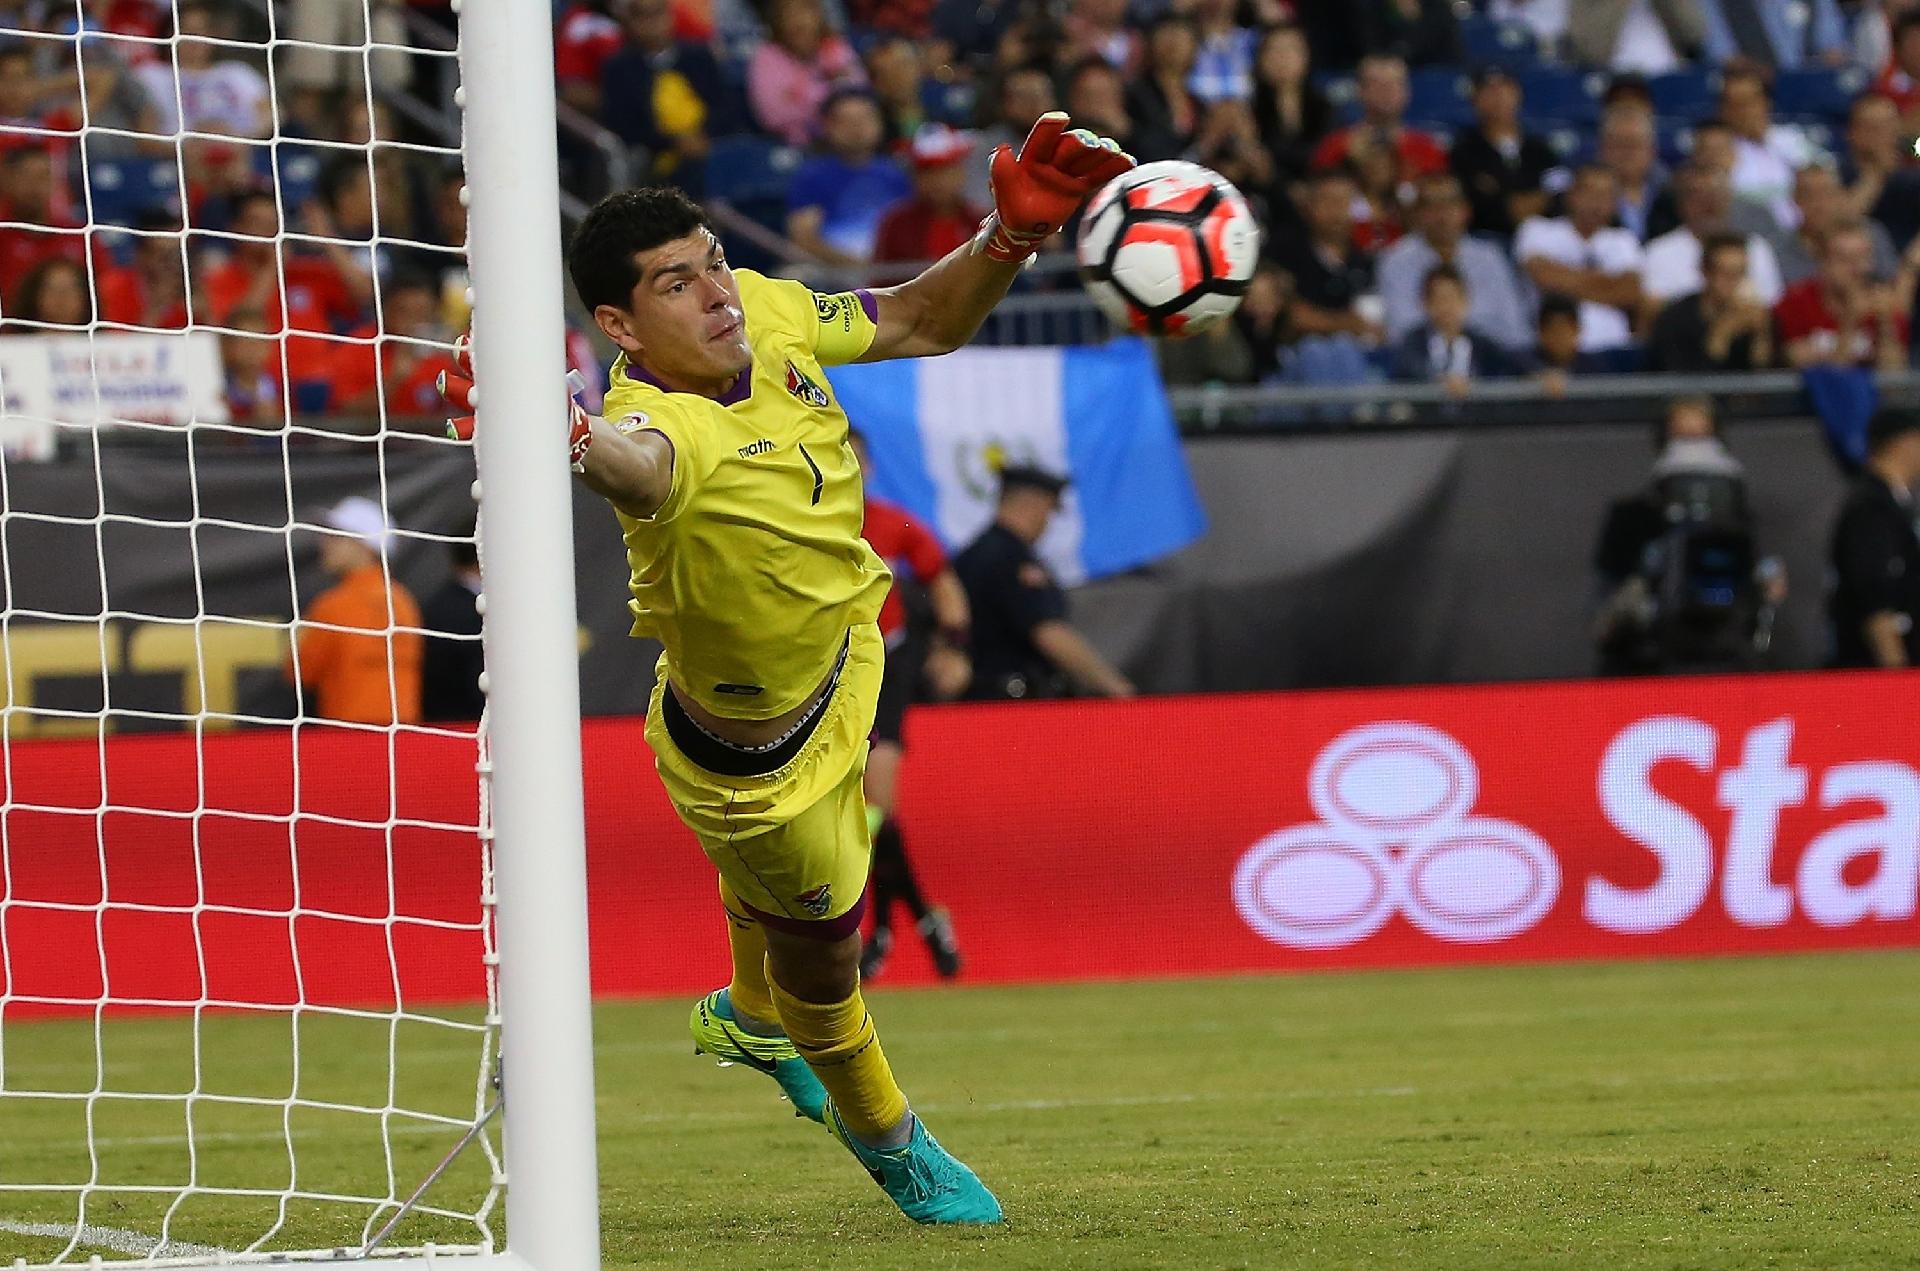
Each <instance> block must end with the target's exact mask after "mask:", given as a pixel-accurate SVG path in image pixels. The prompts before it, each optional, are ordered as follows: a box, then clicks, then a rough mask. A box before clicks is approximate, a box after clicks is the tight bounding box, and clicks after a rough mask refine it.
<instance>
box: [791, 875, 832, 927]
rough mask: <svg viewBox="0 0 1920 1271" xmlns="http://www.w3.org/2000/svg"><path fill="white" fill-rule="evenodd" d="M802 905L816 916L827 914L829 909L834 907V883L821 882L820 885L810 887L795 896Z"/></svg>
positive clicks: (820, 916) (821, 916) (822, 916)
mask: <svg viewBox="0 0 1920 1271" xmlns="http://www.w3.org/2000/svg"><path fill="white" fill-rule="evenodd" d="M794 899H795V900H797V901H799V902H800V907H801V908H802V909H804V910H806V911H807V912H808V913H810V914H812V915H813V916H814V917H816V918H824V917H826V916H827V910H829V909H831V908H833V884H832V883H821V884H820V885H819V886H818V887H809V888H808V889H807V890H805V891H803V892H801V893H800V894H799V895H798V896H795V897H794Z"/></svg>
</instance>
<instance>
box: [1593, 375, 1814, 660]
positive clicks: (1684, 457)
mask: <svg viewBox="0 0 1920 1271" xmlns="http://www.w3.org/2000/svg"><path fill="white" fill-rule="evenodd" d="M1654 444H1655V447H1656V449H1657V450H1658V455H1657V457H1656V458H1655V460H1654V463H1653V471H1652V479H1651V480H1650V481H1649V483H1648V484H1647V486H1646V487H1645V488H1644V489H1642V490H1641V491H1639V492H1638V493H1636V494H1633V495H1630V496H1628V497H1627V498H1624V499H1620V500H1618V501H1616V502H1615V503H1614V504H1613V506H1612V507H1610V508H1609V509H1608V511H1607V519H1606V522H1605V524H1604V526H1603V527H1602V528H1601V531H1600V542H1599V546H1598V548H1597V549H1596V551H1595V553H1594V567H1595V569H1596V571H1597V572H1598V573H1599V576H1600V582H1601V587H1602V599H1601V605H1600V615H1599V620H1598V623H1597V624H1596V630H1595V640H1596V643H1597V645H1598V649H1599V670H1600V674H1602V675H1656V674H1670V673H1676V672H1685V671H1733V670H1746V669H1751V668H1753V667H1755V666H1757V665H1758V664H1759V663H1760V660H1761V658H1762V657H1763V655H1764V654H1765V653H1766V650H1767V645H1768V643H1769V641H1770V638H1771V634H1772V628H1773V616H1774V611H1775V610H1776V609H1777V608H1778V606H1779V605H1780V602H1781V601H1782V600H1784V599H1785V598H1786V576H1785V573H1784V571H1783V570H1782V569H1781V567H1780V564H1779V562H1778V561H1777V560H1774V559H1773V558H1770V557H1769V558H1767V559H1764V560H1763V559H1760V558H1759V556H1758V553H1757V551H1756V549H1755V540H1754V527H1753V517H1752V514H1751V512H1750V511H1749V509H1748V507H1747V493H1746V478H1745V472H1744V469H1742V467H1741V465H1740V461H1739V460H1737V459H1735V458H1734V457H1733V455H1732V454H1731V453H1729V451H1728V450H1727V447H1726V444H1725V442H1723V441H1722V440H1721V437H1720V427H1719V422H1718V420H1717V419H1716V418H1715V416H1714V411H1713V404H1712V403H1711V402H1709V401H1708V400H1706V399H1705V398H1700V397H1685V398H1680V399H1677V400H1676V401H1674V402H1673V403H1671V404H1670V405H1669V406H1668V408H1667V414H1666V418H1665V419H1664V420H1663V421H1662V422H1661V424H1660V426H1659V427H1658V429H1657V430H1656V431H1655V434H1654Z"/></svg>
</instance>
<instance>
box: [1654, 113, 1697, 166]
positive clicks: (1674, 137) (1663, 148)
mask: <svg viewBox="0 0 1920 1271" xmlns="http://www.w3.org/2000/svg"><path fill="white" fill-rule="evenodd" d="M1654 143H1655V145H1656V146H1658V147H1659V151H1660V162H1661V163H1663V164H1665V165H1666V166H1667V167H1669V168H1674V167H1678V166H1679V165H1680V164H1682V163H1685V162H1686V160H1687V155H1688V154H1689V153H1691V152H1692V150H1693V125H1692V124H1691V123H1689V122H1688V121H1687V120H1684V119H1665V118H1662V119H1656V120H1655V121H1654Z"/></svg>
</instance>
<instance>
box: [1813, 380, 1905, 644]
mask: <svg viewBox="0 0 1920 1271" xmlns="http://www.w3.org/2000/svg"><path fill="white" fill-rule="evenodd" d="M1916 491H1920V411H1913V410H1899V409H1892V408H1889V409H1884V410H1881V411H1880V412H1879V413H1878V414H1876V415H1874V417H1873V421H1872V422H1871V423H1870V424H1868V426H1867V468H1866V471H1865V472H1863V473H1861V475H1860V479H1859V481H1857V482H1856V483H1855V484H1854V487H1853V491H1852V492H1851V493H1850V494H1849V495H1848V496H1847V501H1846V504H1845V505H1844V506H1843V507H1842V508H1841V509H1840V520H1839V522H1838V524H1836V525H1835V526H1834V530H1833V574H1834V588H1833V596H1832V598H1831V600H1830V601H1829V603H1828V606H1827V608H1828V613H1829V615H1830V616H1831V617H1832V619H1833V636H1834V665H1835V666H1852V667H1861V666H1913V665H1915V664H1916V663H1920V526H1916V523H1915V518H1916V516H1920V500H1917V499H1916V498H1915V494H1916Z"/></svg>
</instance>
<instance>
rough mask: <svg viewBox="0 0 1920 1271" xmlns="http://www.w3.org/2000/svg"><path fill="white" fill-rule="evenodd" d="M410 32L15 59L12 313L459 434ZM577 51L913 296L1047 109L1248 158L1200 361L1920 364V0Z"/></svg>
mask: <svg viewBox="0 0 1920 1271" xmlns="http://www.w3.org/2000/svg"><path fill="white" fill-rule="evenodd" d="M402 7H403V5H402V2H401V0H371V2H370V3H368V4H365V5H362V4H361V3H360V0H351V3H348V2H346V0H313V2H312V3H306V2H303V3H292V4H286V5H283V6H282V20H283V22H282V25H283V27H284V30H283V31H282V34H283V35H291V36H294V37H296V38H297V39H299V40H302V41H306V40H311V41H314V42H316V44H318V43H324V42H327V41H338V42H341V43H342V44H343V45H347V46H351V45H354V44H356V43H357V42H358V41H360V40H361V39H363V38H365V36H366V34H367V33H366V32H365V31H364V30H363V29H361V25H360V24H362V22H363V19H362V16H361V15H362V14H363V13H370V14H371V15H372V21H373V23H374V31H373V33H372V35H373V38H374V39H375V40H377V41H378V42H379V44H380V45H381V46H382V47H379V48H377V49H376V50H375V51H374V52H373V53H372V54H371V55H367V54H363V52H362V50H360V49H358V48H351V47H347V48H342V49H341V50H340V51H339V52H338V54H337V55H334V54H330V53H329V52H328V51H327V50H326V49H324V48H319V47H316V46H314V45H308V44H305V43H296V44H292V45H283V46H281V47H279V48H277V49H275V50H274V52H273V54H272V56H273V57H274V58H275V65H274V67H273V68H272V69H273V70H274V71H275V72H276V73H275V75H274V77H273V78H271V79H270V78H269V76H268V74H267V72H268V70H269V67H268V65H267V61H268V57H269V52H268V48H267V46H266V44H265V42H264V40H265V35H266V29H265V26H264V24H263V23H261V22H260V21H259V14H258V12H257V10H255V9H253V8H250V7H247V6H242V5H239V4H238V3H235V2H234V0H181V2H180V3H178V4H175V3H174V2H173V0H114V2H113V3H112V4H103V5H100V6H95V11H90V12H89V15H88V20H89V33H88V34H87V36H86V37H85V38H84V40H81V41H78V42H76V41H74V40H71V39H69V40H47V39H20V40H15V41H13V42H12V43H0V317H3V318H4V322H3V323H0V332H5V333H34V332H44V331H47V330H58V329H60V328H62V327H68V326H76V325H82V324H85V323H88V322H93V321H96V320H97V321H99V322H102V323H105V324H109V325H111V326H116V327H128V328H136V329H137V328H156V329H161V330H169V329H178V328H180V327H182V326H185V325H187V324H189V323H192V324H194V325H197V326H212V327H215V328H217V329H219V330H220V331H221V332H222V336H221V339H222V342H223V346H224V358H225V362H226V365H227V369H228V376H229V388H230V396H231V399H232V402H231V404H232V406H233V409H234V411H235V413H236V415H237V416H238V417H240V418H243V419H249V418H250V419H255V420H257V421H260V422H263V423H269V424H270V423H272V422H273V420H274V418H275V417H276V416H278V415H279V414H280V413H281V412H282V411H284V410H286V409H289V408H290V409H292V410H294V411H296V412H325V411H366V410H369V409H372V408H374V407H376V406H379V405H382V404H384V406H385V407H386V409H387V410H388V411H389V412H395V413H401V414H417V413H432V411H433V410H435V409H436V407H435V404H434V403H433V402H432V401H431V400H430V398H431V383H432V379H433V375H434V373H435V372H436V371H437V370H438V369H439V367H440V366H441V365H442V362H441V361H440V358H439V354H437V353H435V352H434V351H433V350H432V349H431V348H430V347H428V346H429V345H430V344H431V343H432V342H434V341H442V340H445V339H447V338H448V337H449V336H450V335H451V333H453V332H454V331H457V330H458V329H459V328H460V327H461V325H462V324H463V323H464V320H465V313H464V290H465V277H464V273H463V269H464V262H463V260H462V257H461V254H460V252H459V247H460V245H461V244H462V243H463V241H464V237H465V213H464V209H463V208H462V206H461V202H460V198H459V190H460V176H459V173H458V171H457V169H456V168H454V167H453V166H452V164H451V160H450V159H449V158H443V157H440V156H435V155H432V154H430V153H427V152H425V151H422V150H419V149H415V148H413V147H411V146H408V145H405V144H394V143H401V142H407V141H414V140H420V139H421V138H419V137H418V136H416V135H413V134H409V133H408V132H406V131H405V130H404V129H403V126H402V124H401V122H400V120H399V117H398V116H397V114H396V112H395V111H394V110H393V109H392V105H391V103H393V102H394V101H395V100H397V99H398V97H399V96H400V95H403V94H406V93H408V92H410V91H414V90H416V89H417V88H418V85H417V84H416V83H415V82H414V81H413V79H412V78H411V77H413V76H414V75H415V74H416V73H417V68H413V67H410V66H409V62H410V60H420V59H409V58H408V57H407V56H406V55H405V54H397V53H396V52H395V50H394V49H391V48H386V47H384V46H385V45H388V44H397V43H399V42H401V41H402V39H403V38H405V33H404V29H403V26H402V25H400V18H399V14H400V10H401V8H402ZM413 7H414V8H416V9H417V10H418V11H419V12H421V13H423V14H426V15H428V16H438V17H442V18H444V10H445V8H446V5H445V4H444V3H443V2H442V0H413ZM12 11H13V13H14V16H13V17H12V18H11V19H10V21H11V22H12V23H13V24H14V25H15V26H16V27H17V28H27V27H31V26H33V25H35V24H38V25H40V26H41V27H43V28H44V29H46V30H48V31H52V32H58V31H60V30H62V29H63V28H62V26H61V23H62V22H65V23H66V24H68V27H67V29H70V26H71V22H72V14H71V12H70V11H69V10H68V9H67V7H66V6H62V5H56V4H39V5H36V4H35V3H32V2H31V0H29V2H28V3H25V4H16V5H14V6H12ZM296 26H298V27H299V28H300V29H299V30H295V29H294V28H295V27H296ZM303 32H304V33H303ZM169 35H177V36H178V37H179V38H178V39H177V41H175V43H174V45H173V47H172V50H171V51H169V46H168V45H167V44H165V43H161V42H158V41H157V40H156V39H155V37H162V38H163V37H166V36H169ZM555 48H556V59H557V62H556V80H557V87H558V92H559V96H560V99H561V100H562V102H563V103H564V104H565V106H566V107H567V108H568V109H569V111H570V112H577V113H578V114H579V115H582V116H586V117H588V118H591V119H594V120H598V121H599V122H601V123H602V124H603V125H604V126H605V127H606V128H607V129H609V130H611V132H612V133H614V134H616V135H617V136H618V138H619V139H620V141H621V142H622V143H624V144H625V145H626V146H628V147H630V148H631V153H632V155H633V157H634V159H635V160H636V161H637V162H636V166H635V169H634V170H635V172H636V173H637V177H638V179H643V180H656V181H668V182H675V183H679V184H681V185H683V186H685V187H687V188H688V189H689V190H691V191H693V192H694V193H696V194H700V195H704V196H708V197H711V198H714V199H722V200H727V201H729V202H732V203H734V204H735V205H736V207H737V209H738V210H740V211H742V212H743V213H745V214H748V215H752V216H754V217H756V218H757V219H760V220H761V221H762V222H763V223H764V224H765V225H766V227H767V228H768V229H769V230H770V231H773V233H774V234H775V235H777V236H778V237H779V238H780V239H781V240H783V241H784V242H785V243H786V244H787V247H786V255H787V257H788V258H789V260H790V261H791V262H795V263H808V262H810V263H813V264H817V265H831V266H838V267H841V268H849V267H851V268H855V269H866V270H868V271H870V276H871V277H873V278H875V279H878V280H882V281H884V280H888V279H890V278H893V277H897V276H899V275H900V274H901V272H902V271H903V270H904V269H906V268H907V267H908V266H907V264H906V263H907V262H912V261H920V260H927V259H932V258H936V257H938V256H939V255H941V254H942V253H944V252H945V251H947V250H950V249H951V248H952V247H953V246H954V245H955V244H957V243H959V242H960V241H963V239H964V238H965V236H966V235H967V234H968V233H969V231H970V228H971V226H972V225H974V224H975V223H976V222H977V220H978V218H979V216H980V214H981V211H982V209H983V207H984V206H985V205H986V203H987V200H988V197H989V193H988V189H987V182H986V165H987V159H988V156H989V155H990V153H991V151H992V149H993V147H994V146H996V145H998V144H1000V143H1003V142H1016V141H1018V139H1019V138H1020V137H1021V136H1023V135H1024V134H1025V132H1026V130H1027V129H1028V128H1029V127H1030V126H1031V124H1032V123H1033V121H1034V119H1035V118H1036V117H1038V116H1039V115H1040V114H1041V113H1043V112H1045V111H1048V110H1052V109H1061V108H1064V109H1067V110H1069V111H1070V112H1071V113H1072V114H1073V116H1074V117H1075V119H1076V121H1078V122H1080V123H1081V124H1083V125H1085V126H1088V127H1091V128H1094V129H1096V130H1098V131H1101V132H1103V133H1106V134H1109V135H1112V136H1114V137H1116V138H1118V139H1119V140H1120V141H1121V142H1122V143H1123V144H1124V145H1125V146H1126V147H1127V148H1128V149H1129V150H1130V151H1131V152H1132V153H1133V154H1135V155H1136V156H1137V157H1139V158H1140V159H1142V160H1153V159H1162V158H1173V157H1184V158H1189V159H1193V160H1196V161H1198V162H1201V163H1205V164H1207V165H1209V166H1212V167H1214V168H1216V169H1218V170H1219V171H1221V172H1222V173H1224V174H1225V175H1226V176H1228V177H1229V178H1230V179H1232V180H1233V181H1235V182H1236V183H1237V184H1238V185H1239V186H1240V187H1241V188H1242V190H1243V191H1245V192H1246V194H1247V195H1248V196H1249V198H1250V199H1251V200H1252V201H1253V202H1254V204H1255V205H1256V207H1257V210H1258V211H1259V213H1260V215H1261V217H1262V220H1263V223H1264V224H1265V225H1266V227H1267V234H1266V240H1265V242H1266V248H1265V257H1264V259H1263V262H1262V264H1261V267H1260V273H1259V276H1258V277H1257V278H1256V279H1255V280H1254V284H1253V286H1252V288H1251V291H1250V295H1249V298H1248V301H1247V303H1246V304H1245V306H1244V307H1243V309H1242V311H1241V313H1240V315H1239V316H1238V317H1237V319H1236V321H1235V322H1233V323H1231V324H1227V325H1224V326H1223V327H1221V328H1219V329H1217V330H1216V331H1215V332H1214V333H1213V334H1211V335H1209V336H1207V337H1204V338H1203V339H1201V340H1199V341H1193V342H1189V343H1190V344H1191V345H1193V346H1194V347H1188V348H1182V349H1178V350H1176V351H1175V352H1174V353H1173V355H1172V356H1171V357H1170V358H1169V361H1168V372H1169V375H1170V376H1171V377H1172V378H1175V379H1192V380H1209V379H1212V380H1230V381H1239V382H1259V381H1272V380H1279V381H1293V382H1303V383H1314V384H1326V383H1364V382H1370V381H1377V380H1383V379H1389V378H1397V379H1403V380H1411V381H1434V382H1438V383H1441V384H1444V385H1446V386H1448V387H1449V389H1451V390H1452V391H1456V392H1466V391H1469V390H1470V386H1471V384H1472V383H1473V382H1474V381H1475V380H1479V379H1484V378H1488V377H1494V376H1501V375H1535V376H1539V377H1541V378H1542V379H1543V381H1544V383H1545V384H1546V385H1547V387H1548V388H1549V389H1554V388H1558V387H1560V386H1562V385H1564V383H1565V381H1566V379H1567V378H1568V377H1569V376H1574V375H1581V374H1586V373H1590V372H1593V371H1604V370H1616V371H1618V370H1634V369H1640V368H1656V369H1685V370H1707V369H1747V368H1766V367H1775V366H1790V367H1808V366H1816V365H1851V366H1871V367H1894V366H1904V365H1907V364H1908V362H1909V359H1910V355H1911V351H1912V349H1911V342H1910V338H1909V333H1910V327H1911V321H1912V317H1913V312H1914V303H1915V291H1916V279H1917V278H1920V248H1916V247H1915V246H1914V243H1915V239H1916V231H1917V230H1920V168H1916V167H1915V166H1914V155H1913V150H1912V140H1913V137H1914V135H1915V133H1916V132H1920V0H1805V2H1803V3H1796V4H1791V5H1786V4H1778V3H1772V2H1771V0H1660V2H1659V3H1654V2H1653V0H1581V3H1579V4H1577V5H1576V4H1570V3H1568V0H1477V2H1475V3H1468V2H1467V0H1347V2H1343V3H1341V4H1337V5H1336V4H1319V3H1306V2H1305V0H1051V2H1043V0H557V2H556V5H555ZM369 76H371V78H372V83H371V84H369V83H368V82H367V81H368V77H369ZM276 93H277V94H278V98H277V102H276V100H275V94H276ZM1776 100H1778V101H1780V102H1781V103H1782V106H1781V108H1779V109H1776ZM81 124H85V125H87V126H88V127H87V131H86V133H85V139H84V141H82V140H81V139H80V138H79V137H78V136H76V135H75V133H74V130H75V129H76V128H77V127H78V126H80V125H81ZM276 138H277V139H278V140H277V142H276V140H274V139H276ZM369 143H371V150H368V149H365V148H364V147H367V146H368V145H369ZM355 147H361V148H355ZM769 173H771V174H774V175H775V177H776V178H777V179H776V180H775V181H774V182H773V185H772V189H773V191H774V193H773V194H772V196H771V206H769V196H768V193H767V184H768V183H767V181H766V179H765V178H766V177H767V176H768V174H769ZM746 187H751V188H750V189H749V188H746ZM143 190H144V191H145V195H144V197H143V196H142V191H143ZM756 200H757V201H756ZM87 227H91V228H90V229H89V228H87ZM1033 285H1042V286H1044V285H1045V284H1044V283H1038V284H1033ZM1054 285H1057V286H1071V285H1072V284H1071V282H1070V281H1068V280H1065V279H1057V280H1056V282H1055V284H1054ZM382 386H384V389H385V399H386V400H385V401H384V403H381V402H380V401H379V400H377V399H378V398H379V396H380V393H381V388H382Z"/></svg>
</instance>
